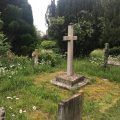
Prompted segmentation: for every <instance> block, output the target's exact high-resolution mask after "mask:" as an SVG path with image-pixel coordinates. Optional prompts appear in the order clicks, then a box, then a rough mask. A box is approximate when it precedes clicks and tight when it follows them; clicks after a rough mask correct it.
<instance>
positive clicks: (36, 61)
mask: <svg viewBox="0 0 120 120" xmlns="http://www.w3.org/2000/svg"><path fill="white" fill-rule="evenodd" d="M38 56H39V52H38V49H35V51H33V53H32V58H33V62H34V66H37V65H38Z"/></svg>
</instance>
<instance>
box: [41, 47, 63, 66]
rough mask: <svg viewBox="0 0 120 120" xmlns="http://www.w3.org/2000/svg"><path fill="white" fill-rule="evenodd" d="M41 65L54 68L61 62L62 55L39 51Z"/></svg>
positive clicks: (50, 51) (49, 51) (51, 51)
mask: <svg viewBox="0 0 120 120" xmlns="http://www.w3.org/2000/svg"><path fill="white" fill-rule="evenodd" d="M39 60H40V62H41V64H49V65H51V66H52V67H54V66H55V65H57V64H60V62H61V60H62V55H60V54H57V53H55V52H54V51H53V50H45V49H43V50H41V54H40V57H39Z"/></svg>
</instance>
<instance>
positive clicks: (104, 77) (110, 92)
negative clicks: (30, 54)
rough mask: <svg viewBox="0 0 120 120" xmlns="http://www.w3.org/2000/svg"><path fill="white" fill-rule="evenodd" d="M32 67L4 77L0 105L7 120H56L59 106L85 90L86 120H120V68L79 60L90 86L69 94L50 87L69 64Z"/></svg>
mask: <svg viewBox="0 0 120 120" xmlns="http://www.w3.org/2000/svg"><path fill="white" fill-rule="evenodd" d="M27 65H28V67H27V66H26V68H24V69H22V71H21V70H20V71H19V72H18V73H17V74H16V75H14V76H12V77H10V78H9V77H8V76H2V77H1V80H0V106H3V107H5V109H6V112H7V116H6V117H7V118H6V119H7V120H11V119H13V120H56V118H57V105H58V103H59V102H60V101H61V100H63V99H66V98H68V97H70V96H72V95H74V94H77V93H79V92H80V91H81V90H82V91H84V94H85V95H84V96H85V98H84V108H83V120H92V119H93V120H119V119H120V92H119V91H120V75H119V73H120V69H119V67H114V66H109V68H108V69H107V70H104V69H103V68H102V67H101V60H100V59H99V60H98V59H96V58H95V59H94V60H93V59H92V60H91V59H89V58H84V59H76V60H75V61H74V69H75V72H76V73H78V74H83V75H85V76H87V77H89V78H90V80H91V82H90V84H89V85H87V86H86V87H83V88H81V89H78V90H75V91H68V90H63V89H61V88H58V87H56V86H53V85H51V84H50V80H51V79H53V78H54V77H55V76H56V75H57V74H58V73H59V72H63V71H65V69H66V62H65V61H63V63H62V64H61V65H60V66H56V67H54V68H53V67H50V66H42V67H38V68H34V69H33V68H32V67H31V66H29V64H27Z"/></svg>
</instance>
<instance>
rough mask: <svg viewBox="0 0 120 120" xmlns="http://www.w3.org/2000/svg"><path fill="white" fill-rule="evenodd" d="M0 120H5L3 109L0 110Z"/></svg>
mask: <svg viewBox="0 0 120 120" xmlns="http://www.w3.org/2000/svg"><path fill="white" fill-rule="evenodd" d="M0 120H5V109H4V108H3V107H1V108H0Z"/></svg>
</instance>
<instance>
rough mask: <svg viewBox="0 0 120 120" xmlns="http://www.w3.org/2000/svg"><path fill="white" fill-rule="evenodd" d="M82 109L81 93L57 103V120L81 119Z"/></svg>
mask: <svg viewBox="0 0 120 120" xmlns="http://www.w3.org/2000/svg"><path fill="white" fill-rule="evenodd" d="M82 110H83V93H81V94H79V95H74V96H73V97H72V98H70V99H68V100H65V101H62V102H61V103H59V105H58V119H57V120H82Z"/></svg>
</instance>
